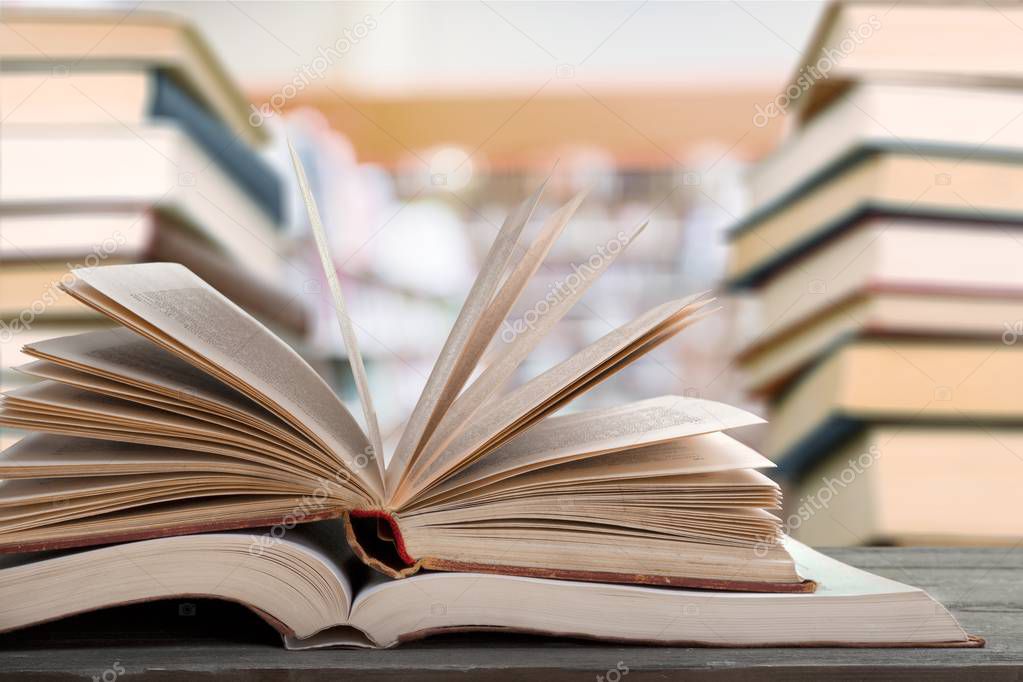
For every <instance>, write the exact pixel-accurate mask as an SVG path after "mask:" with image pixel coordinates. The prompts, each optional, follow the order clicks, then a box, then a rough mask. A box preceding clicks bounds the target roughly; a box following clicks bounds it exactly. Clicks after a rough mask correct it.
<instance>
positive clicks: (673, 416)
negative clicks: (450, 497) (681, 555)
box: [432, 396, 774, 493]
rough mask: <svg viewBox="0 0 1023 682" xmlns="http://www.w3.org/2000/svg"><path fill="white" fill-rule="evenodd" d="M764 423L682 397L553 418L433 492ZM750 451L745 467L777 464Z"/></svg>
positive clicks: (735, 410) (604, 462) (733, 410)
mask: <svg viewBox="0 0 1023 682" xmlns="http://www.w3.org/2000/svg"><path fill="white" fill-rule="evenodd" d="M759 423H763V419H761V418H760V417H757V416H756V415H754V414H751V413H749V412H746V411H745V410H741V409H739V408H737V407H732V406H730V405H726V404H724V403H719V402H714V401H711V400H702V399H699V398H683V397H681V396H661V397H659V398H650V399H648V400H640V401H638V402H634V403H628V404H625V405H620V406H615V407H611V408H602V409H595V410H585V411H582V412H576V413H572V414H566V415H560V416H556V417H549V418H547V419H544V420H543V421H541V422H540V423H539V424H537V425H536V426H535V427H533V428H532V429H530V430H528V431H526V432H525V433H522V434H519V435H518V436H516V437H514V438H512V439H511V440H510V441H508V442H507V443H505V444H503V445H501V446H498V447H497V448H495V449H494V450H493V451H492V452H490V453H488V454H487V456H485V457H481V458H480V459H478V460H477V461H475V462H473V463H472V464H470V465H469V466H467V467H465V468H464V469H462V470H460V471H458V472H457V473H456V474H454V475H452V476H451V477H450V478H448V479H446V480H445V481H444V482H443V483H442V484H440V485H438V486H437V487H436V488H435V489H434V490H433V491H432V492H435V493H439V492H443V491H445V490H450V489H453V488H456V487H460V486H463V485H467V484H471V483H473V482H476V481H484V480H487V481H490V480H492V479H493V477H498V476H501V475H514V474H518V473H522V472H523V471H527V470H530V469H536V468H540V467H544V466H550V465H552V464H556V463H558V462H566V461H569V460H574V459H580V458H588V457H594V456H597V455H600V454H602V453H618V454H621V455H624V454H625V451H628V450H632V449H635V448H640V447H644V446H649V445H652V444H655V443H663V442H665V441H671V440H676V439H686V438H688V437H691V436H696V435H698V434H706V433H711V432H714V431H724V430H727V429H732V428H738V427H740V426H748V425H751V424H759ZM750 452H752V453H753V454H754V455H756V456H755V457H752V458H749V457H748V458H743V460H742V461H743V462H746V463H744V464H742V465H741V466H747V467H752V466H758V467H763V466H774V465H773V464H772V463H771V461H770V460H768V459H767V458H766V457H763V456H762V455H759V454H756V453H755V452H754V451H752V450H750ZM612 459H613V460H614V461H618V459H619V458H618V456H617V455H616V457H615V458H601V459H599V460H597V462H596V463H595V464H594V466H595V467H598V468H599V467H601V466H612V465H611V464H610V462H611V460H612ZM708 464H710V463H709V462H708ZM693 473H695V470H694V472H693Z"/></svg>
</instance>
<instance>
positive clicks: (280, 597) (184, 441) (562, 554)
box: [0, 158, 977, 648]
mask: <svg viewBox="0 0 1023 682" xmlns="http://www.w3.org/2000/svg"><path fill="white" fill-rule="evenodd" d="M295 164H296V171H297V174H298V178H299V184H300V187H301V188H302V190H303V193H304V196H305V200H306V203H307V208H308V210H309V217H310V221H311V224H312V226H313V230H314V234H315V235H316V240H317V244H318V247H319V249H320V255H321V257H322V259H323V261H324V265H325V269H326V274H327V279H328V283H329V285H330V288H331V291H332V292H333V294H334V297H335V302H336V307H337V316H338V323H339V325H340V330H341V335H342V338H343V339H344V342H345V344H346V346H347V348H346V351H347V354H348V358H349V360H350V363H351V366H352V371H353V375H354V378H355V384H356V388H357V391H358V394H359V398H360V402H361V407H362V410H361V411H362V421H363V423H364V424H365V425H366V428H365V429H364V428H363V427H362V426H360V423H359V420H358V419H356V417H355V416H353V415H352V414H351V413H350V412H349V411H348V410H347V409H346V407H345V405H344V404H343V403H342V401H341V400H340V399H339V398H338V397H337V396H336V395H335V394H334V392H333V391H332V390H331V389H330V387H329V386H328V384H327V383H326V382H325V381H323V380H322V379H321V378H320V376H319V375H318V374H316V372H315V371H314V370H313V369H312V368H311V367H310V366H309V365H308V364H306V363H305V362H304V361H303V360H302V359H301V357H300V356H299V355H298V354H297V353H296V352H295V351H294V350H292V349H291V348H289V347H288V346H287V345H286V344H285V343H284V342H283V341H281V340H280V339H278V338H277V337H276V336H274V335H273V334H272V333H271V332H270V331H268V330H267V329H266V328H264V327H263V326H262V325H260V324H259V323H258V322H257V321H256V320H255V319H254V318H252V317H251V316H250V315H248V314H247V313H245V312H244V311H243V310H242V309H241V308H239V307H238V306H236V305H235V304H234V303H232V302H231V301H230V300H228V299H227V298H225V297H224V296H223V295H221V294H220V293H219V292H217V291H216V290H215V289H214V288H212V287H210V286H209V285H208V284H206V283H205V282H204V281H202V280H201V279H200V278H199V277H197V276H196V275H194V274H193V273H192V272H190V271H189V270H187V269H186V268H184V267H182V266H180V265H175V264H167V263H147V264H140V265H113V266H107V267H98V268H86V269H80V270H75V271H73V279H72V280H71V281H69V282H68V283H67V284H66V286H65V290H66V291H67V293H68V294H70V295H71V296H72V297H73V298H74V299H77V300H78V301H80V302H81V303H82V304H84V305H87V306H89V307H91V308H93V309H95V310H97V311H99V312H100V313H102V314H103V315H105V316H107V317H108V318H110V319H111V320H113V321H115V322H117V323H119V325H120V327H118V328H115V329H110V330H104V331H96V332H89V333H85V334H79V335H76V336H68V337H64V338H57V339H51V340H46V341H39V342H35V343H32V344H29V345H28V346H27V347H26V348H25V353H27V354H28V355H29V356H30V357H32V358H34V360H33V361H32V362H30V363H28V364H27V365H24V366H22V367H21V371H23V372H24V373H26V374H28V375H30V376H32V377H35V378H37V379H39V381H38V382H36V383H33V384H31V385H29V386H27V387H24V388H20V389H17V390H14V391H11V392H9V393H7V394H5V395H4V396H3V401H2V403H0V425H2V426H5V427H11V428H17V429H26V430H29V431H35V432H36V433H34V434H32V435H29V436H27V437H25V438H24V439H22V440H21V441H20V442H18V443H17V444H15V445H14V446H13V447H11V448H9V449H8V450H6V451H5V452H3V454H2V456H0V479H3V483H2V484H0V550H2V551H3V552H4V553H6V556H5V557H0V604H2V605H3V606H0V630H6V629H13V628H17V627H21V626H24V625H27V624H30V623H35V622H41V621H44V620H50V619H53V618H57V617H60V616H63V615H67V614H70V613H76V612H79V611H84V610H89V609H94V608H99V607H103V606H108V605H112V604H118V603H125V602H132V601H139V600H144V599H158V598H163V597H168V596H173V595H176V594H182V595H183V594H190V595H197V594H205V595H210V596H214V597H221V598H225V599H231V600H236V601H241V602H243V603H246V604H249V605H250V606H251V607H252V608H253V609H255V610H256V611H257V612H259V613H260V614H262V615H264V616H266V617H267V619H268V620H269V621H270V622H271V623H273V624H274V625H275V626H277V627H278V629H280V630H281V631H282V632H283V633H284V634H285V636H286V642H287V643H288V645H289V646H294V647H300V648H301V647H310V646H321V645H323V646H326V645H345V644H347V645H353V646H389V645H392V644H395V643H397V642H399V641H401V640H403V639H408V638H412V637H418V636H422V635H424V634H429V633H430V632H432V631H435V630H443V629H452V628H455V629H457V628H472V627H492V628H497V629H508V628H513V629H514V628H517V629H522V630H532V631H540V632H549V633H554V634H570V635H577V636H591V637H602V638H610V639H627V640H641V641H654V642H681V641H685V642H694V643H703V644H727V643H733V644H743V645H755V644H771V643H774V644H793V645H794V644H821V643H828V642H830V643H845V644H850V645H853V644H865V643H867V644H876V643H884V644H888V645H900V644H902V645H907V644H940V645H943V646H970V645H976V644H977V641H976V640H973V639H970V638H968V637H967V636H966V635H965V633H963V631H962V629H961V628H959V626H958V625H957V624H956V623H955V620H954V619H953V618H952V617H951V616H950V615H949V614H948V612H947V611H944V610H943V609H941V608H940V605H938V606H936V603H935V602H933V600H931V599H930V598H929V597H928V596H927V595H926V594H925V593H923V592H922V591H920V590H916V589H914V588H910V587H906V586H903V585H898V584H896V583H891V582H890V581H886V580H884V579H880V578H874V577H872V576H867V577H863V576H864V575H865V574H862V573H860V572H857V571H855V569H851V568H849V567H844V566H842V565H841V564H836V563H835V562H829V560H826V559H824V558H822V557H819V556H818V555H815V554H813V553H812V552H810V551H809V550H806V549H805V548H799V546H798V545H795V544H792V543H791V541H789V540H787V539H786V538H785V537H784V535H783V533H782V529H781V522H780V520H779V518H778V517H777V516H775V515H774V514H772V511H773V510H777V509H779V508H780V504H781V493H780V491H779V488H778V486H777V485H776V484H775V483H774V482H772V481H771V480H770V479H769V478H767V477H766V476H764V475H763V474H761V473H759V472H758V469H760V468H765V467H770V466H772V465H771V463H770V462H769V461H768V460H767V459H765V458H764V457H763V456H761V455H760V454H758V453H757V452H755V451H753V450H752V449H750V448H749V447H747V446H745V445H743V444H742V443H740V442H739V441H737V440H735V439H734V438H732V437H731V436H729V435H727V434H726V433H725V432H726V431H728V430H729V429H734V428H737V427H742V426H746V425H750V424H755V423H758V422H760V421H761V420H760V419H759V418H758V417H756V416H754V415H751V414H749V413H747V412H744V411H742V410H739V409H736V408H734V407H730V406H728V405H723V404H720V403H717V402H713V401H709V400H701V399H695V398H685V397H679V396H670V395H669V396H660V397H651V398H648V399H646V400H641V401H639V402H635V403H631V404H626V405H619V406H616V407H612V408H605V409H593V410H585V411H574V412H572V411H569V412H567V413H565V414H555V413H557V412H558V411H559V410H560V408H562V407H563V406H565V405H567V404H568V403H569V402H571V401H572V400H573V399H574V398H576V397H577V396H579V395H580V394H582V393H583V392H585V391H587V390H589V389H591V388H593V387H594V386H596V385H597V384H599V383H600V382H602V381H603V380H605V379H607V378H608V377H610V376H612V375H613V374H614V373H616V372H618V371H619V370H621V369H623V368H625V367H626V366H627V365H629V364H630V363H632V362H634V361H635V360H637V359H638V358H640V357H641V356H643V355H644V354H645V353H648V352H650V351H651V350H653V349H654V348H656V347H658V346H659V345H661V344H663V343H664V342H666V341H667V340H669V339H670V338H672V337H673V336H674V335H676V334H678V333H679V332H681V331H682V330H683V329H685V328H686V327H687V326H689V325H691V324H693V323H695V322H697V321H698V320H699V318H700V317H702V316H703V315H705V314H707V313H708V311H709V307H708V304H709V303H710V300H709V299H708V298H707V297H706V296H703V295H696V296H689V297H685V298H680V299H678V300H675V301H670V302H668V303H665V304H663V305H660V306H657V307H655V308H653V309H652V310H649V311H647V312H646V313H644V314H642V315H640V316H639V317H638V318H636V319H635V320H632V321H631V322H628V323H626V324H624V325H622V326H621V327H619V328H617V329H614V330H612V331H610V332H609V333H607V334H606V335H605V336H603V337H601V338H599V339H597V340H596V341H594V342H593V343H592V344H590V345H589V346H587V347H586V348H584V349H582V350H581V351H579V352H578V353H576V354H574V355H572V356H571V357H568V358H566V359H565V360H563V361H561V362H559V363H557V364H556V365H554V366H553V367H551V368H550V369H549V370H547V371H545V372H543V373H541V374H539V375H538V376H535V377H533V378H531V379H528V380H525V381H524V382H522V383H520V384H518V385H517V386H515V387H514V388H509V383H510V380H511V379H512V377H513V375H515V373H516V371H517V370H518V368H519V367H520V365H521V363H522V362H523V361H524V360H525V358H526V357H527V356H528V355H529V353H530V352H531V351H532V350H533V349H534V348H535V347H536V346H537V344H539V342H540V341H541V340H542V338H543V337H544V335H545V334H546V333H547V331H548V330H550V328H551V327H552V326H553V325H554V324H556V323H557V322H558V320H559V319H561V318H562V317H563V316H564V315H565V313H566V312H567V311H568V310H569V309H570V308H571V307H572V305H573V304H574V303H575V302H576V301H578V300H579V299H580V298H581V297H582V295H583V294H584V293H585V291H586V290H587V288H588V287H589V286H590V285H591V284H592V282H593V280H594V279H596V277H597V276H599V275H600V274H601V272H603V271H604V270H605V269H606V268H607V267H609V266H610V265H611V264H612V261H613V260H614V257H615V255H616V254H611V253H609V257H608V258H606V259H605V262H604V263H603V264H601V265H600V267H596V268H593V269H591V270H588V271H587V270H581V271H580V279H579V282H578V286H576V287H575V288H573V289H571V291H570V292H569V293H568V294H567V295H566V296H565V297H564V299H563V300H560V301H559V304H558V305H557V306H552V307H551V308H550V310H549V311H548V312H547V314H545V315H543V316H541V317H539V318H538V319H537V320H535V323H534V324H532V325H530V326H529V327H528V328H526V329H524V330H523V331H522V333H520V334H518V335H517V336H516V337H515V338H514V339H512V340H511V341H509V342H508V343H505V344H503V345H502V344H499V343H493V341H494V337H495V335H496V334H497V332H498V330H499V328H500V327H501V325H502V324H503V323H504V321H505V319H506V318H507V317H508V315H509V313H510V311H511V310H512V309H513V307H514V306H515V304H516V301H518V300H519V298H520V296H521V295H522V292H523V291H524V290H525V288H526V285H527V283H528V282H529V281H530V280H531V279H532V278H533V277H534V275H535V274H536V272H537V270H538V269H539V268H540V266H541V264H542V263H543V261H544V258H545V256H546V255H547V253H548V252H549V251H550V249H551V248H552V247H553V245H554V243H555V242H556V241H557V238H558V236H559V235H560V234H561V233H562V232H563V230H565V229H566V226H567V225H568V222H569V219H570V218H571V216H572V213H573V212H574V211H575V209H576V207H577V206H578V205H579V204H580V202H581V201H582V197H577V198H575V199H574V200H572V201H571V202H570V203H569V204H568V205H566V206H565V207H563V208H561V209H559V210H557V211H555V212H554V213H552V214H551V215H550V216H549V217H548V218H547V219H546V220H545V221H544V222H543V223H542V225H540V227H539V229H538V230H537V231H536V237H535V239H533V240H532V242H531V243H529V244H528V245H527V246H526V247H525V248H523V247H520V246H519V240H520V238H521V237H522V234H523V230H524V227H525V226H526V224H527V223H528V222H529V221H530V219H531V218H532V216H533V213H534V210H535V208H536V206H537V204H538V202H539V201H540V195H541V191H542V189H543V188H542V187H541V189H540V190H538V191H537V192H536V193H535V194H534V196H532V197H531V198H529V199H528V200H527V201H526V202H525V203H523V205H522V206H521V207H520V208H519V209H518V210H516V211H515V212H514V213H513V214H512V215H511V216H510V217H509V218H508V220H507V221H506V222H505V224H504V225H503V227H502V228H501V229H500V231H499V233H498V235H497V236H496V238H495V241H494V244H493V246H492V248H491V250H490V252H489V253H488V255H487V256H486V258H485V260H484V262H483V264H482V268H481V271H480V274H479V275H478V277H477V280H476V282H475V283H474V285H473V286H472V288H471V290H470V291H469V293H468V295H467V298H466V301H465V305H464V307H463V309H462V310H461V312H460V313H459V315H458V317H457V320H456V321H455V323H454V326H453V328H452V330H451V332H450V335H449V337H448V339H447V341H446V342H445V344H444V347H443V349H442V351H441V354H440V357H439V358H438V359H437V361H436V364H435V366H434V368H433V370H432V372H431V374H430V376H429V377H428V379H427V382H426V386H425V389H424V391H423V393H422V395H421V397H420V398H419V400H418V403H417V404H416V406H415V408H414V409H413V411H412V413H411V414H410V415H409V417H408V420H407V422H406V426H405V429H404V432H403V434H402V435H401V437H400V438H399V439H398V443H397V445H396V447H395V450H394V452H393V453H391V456H390V457H389V458H388V461H387V465H386V466H385V457H384V453H383V450H382V445H381V437H380V429H379V427H378V426H377V423H376V414H375V410H374V407H373V402H372V398H371V396H370V392H369V383H368V381H367V377H366V372H365V368H364V367H363V362H362V356H361V354H360V353H359V349H358V346H357V340H356V334H355V329H354V323H353V321H352V320H350V319H349V318H348V314H347V309H346V307H345V302H344V299H343V297H342V291H341V286H340V284H339V282H338V279H337V277H336V273H335V272H334V268H333V265H332V264H331V263H330V258H329V256H328V251H327V246H326V240H325V237H324V234H323V229H322V225H321V224H320V220H319V216H318V213H317V211H316V206H315V204H314V202H313V200H312V196H311V194H310V193H309V189H308V184H307V182H306V180H305V176H304V174H303V172H302V169H301V165H300V164H299V163H298V160H297V158H295ZM641 229H642V226H640V227H639V228H637V229H636V230H634V231H633V232H632V233H631V234H629V235H628V239H627V240H622V241H623V242H626V243H627V242H631V241H632V240H633V239H635V238H636V237H637V235H638V233H639V231H640V230H641ZM619 252H620V251H619ZM313 522H317V523H313ZM241 529H259V530H249V531H243V530H241ZM311 529H319V530H311ZM324 529H326V530H324ZM118 543H120V544H118ZM99 545H102V547H90V546H99ZM800 552H801V553H802V555H800ZM800 556H802V557H803V559H801V558H800ZM806 557H809V559H806V560H804V559H805V558H806ZM360 567H361V568H360ZM424 569H432V570H424ZM388 578H401V580H389V579H388ZM818 583H819V584H820V585H822V592H821V593H817V594H815V593H814V590H815V589H816V588H817V587H818ZM679 588H684V589H679ZM694 588H704V589H703V590H702V591H701V590H699V589H694ZM706 588H713V590H707V589H706ZM437 603H439V604H445V603H449V604H451V608H449V609H446V610H444V609H442V610H441V611H439V612H437V613H434V612H433V611H432V610H431V609H432V608H433V606H434V605H435V604H437ZM687 605H696V606H695V607H694V608H699V609H706V611H700V613H706V614H709V615H708V616H707V617H703V616H701V618H700V619H699V621H696V620H693V619H688V620H687V619H683V620H679V619H678V618H677V615H678V613H685V610H684V608H688V606H687ZM683 607H684V608H683ZM680 608H682V610H681V611H680V610H679V609H680ZM427 612H429V613H430V614H432V615H429V616H428V615H425V614H426V613H427ZM598 614H599V616H600V617H597V615H598ZM616 614H617V615H616ZM907 614H908V615H907ZM916 615H920V616H921V618H923V616H924V615H927V616H928V618H923V621H922V622H917V621H916V620H914V621H913V622H910V619H909V617H910V616H914V617H915V616H916ZM708 620H710V621H713V622H714V623H715V624H716V625H715V627H714V628H709V627H705V626H704V623H706V622H707V621H708Z"/></svg>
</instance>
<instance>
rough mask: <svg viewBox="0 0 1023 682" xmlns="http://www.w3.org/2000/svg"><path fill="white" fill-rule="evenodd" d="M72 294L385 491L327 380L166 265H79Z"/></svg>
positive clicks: (373, 489)
mask: <svg viewBox="0 0 1023 682" xmlns="http://www.w3.org/2000/svg"><path fill="white" fill-rule="evenodd" d="M73 274H74V275H75V276H76V281H75V282H74V283H73V284H72V285H71V287H69V290H70V291H71V293H73V294H75V295H76V296H78V297H81V298H82V299H84V300H86V301H87V302H89V303H90V305H93V306H95V307H97V308H98V309H100V310H101V312H105V313H107V314H109V315H110V316H112V317H114V318H115V319H117V320H118V321H120V322H122V323H123V324H125V325H127V326H129V327H131V328H132V329H133V330H135V331H136V332H138V333H141V334H143V335H144V336H146V337H147V338H149V339H150V340H152V341H155V342H156V343H158V344H160V345H162V346H163V347H165V348H167V349H168V350H170V351H172V352H175V353H177V354H178V355H179V356H181V357H183V358H184V359H185V360H186V361H189V362H192V363H193V364H198V365H199V366H200V367H201V369H203V370H205V371H210V372H211V373H214V374H215V375H216V376H218V378H221V379H222V380H224V381H226V382H228V383H230V384H231V385H232V386H233V387H235V388H237V389H238V390H240V391H242V392H243V393H245V394H246V395H247V396H248V397H250V398H252V399H254V400H257V401H258V402H260V403H261V404H263V405H264V406H266V407H268V408H269V409H271V410H273V411H274V412H275V413H277V414H278V415H279V416H281V417H282V418H283V419H285V420H287V421H288V422H289V423H291V424H292V425H293V426H295V427H296V428H298V429H299V430H300V431H303V432H305V433H306V434H308V435H310V436H311V437H312V438H313V439H314V441H316V442H317V443H319V444H320V445H321V446H322V447H323V448H324V449H325V450H326V451H327V452H328V453H330V454H332V455H334V456H335V457H336V458H337V460H338V461H339V463H340V464H341V465H343V466H344V467H345V468H347V470H348V472H349V473H351V474H352V475H353V476H354V477H355V479H356V481H363V482H365V484H366V486H368V491H369V492H370V493H371V494H373V495H375V496H377V497H378V499H379V495H380V494H381V493H382V489H381V482H380V481H379V480H378V477H377V476H376V474H375V472H376V470H375V469H374V468H367V467H365V466H363V464H364V462H360V461H359V459H358V457H359V456H360V455H363V454H364V453H365V452H367V448H369V447H370V443H369V440H368V439H367V438H366V435H365V434H364V433H363V431H362V429H361V428H360V427H359V425H358V423H357V422H356V421H355V419H354V418H353V417H352V415H351V413H349V412H348V410H347V409H346V408H345V406H344V404H343V403H342V402H341V401H340V400H339V399H338V398H337V396H336V395H335V394H334V392H333V391H332V390H331V389H330V386H328V385H327V383H326V382H325V381H324V380H323V379H322V378H321V377H320V376H319V375H318V374H317V373H316V372H315V371H314V370H313V369H312V368H311V367H310V366H309V365H308V364H306V362H305V361H304V360H303V359H302V358H301V357H300V356H299V355H298V353H296V352H295V351H294V350H292V349H291V348H290V347H289V346H288V345H287V344H285V343H284V342H283V341H281V340H280V339H279V338H277V337H276V336H275V335H274V334H273V333H271V332H270V331H269V330H268V329H266V327H264V326H263V325H262V324H260V323H259V322H258V321H257V320H256V319H255V318H253V317H252V316H251V315H249V314H248V313H246V312H245V311H243V310H242V309H241V308H239V307H238V306H236V305H235V304H234V303H232V302H231V301H229V300H228V299H227V298H225V297H224V296H222V295H221V294H220V293H218V292H217V291H216V290H215V289H213V288H212V287H210V286H209V285H208V284H206V283H205V282H203V281H202V280H201V279H199V278H198V277H196V276H195V275H194V274H193V273H191V272H190V271H189V270H188V269H187V268H185V267H183V266H181V265H176V264H170V263H147V264H142V265H130V266H108V267H100V268H82V269H78V270H75V271H73Z"/></svg>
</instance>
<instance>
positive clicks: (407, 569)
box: [344, 509, 420, 578]
mask: <svg viewBox="0 0 1023 682" xmlns="http://www.w3.org/2000/svg"><path fill="white" fill-rule="evenodd" d="M381 522H383V523H384V524H386V525H385V527H384V528H381V527H380V525H379V524H380V523H381ZM344 526H345V539H346V540H347V541H348V544H349V545H350V546H351V548H352V551H354V552H355V554H356V556H358V557H359V559H361V560H362V562H363V563H365V564H366V565H367V566H369V567H370V568H373V569H375V570H377V571H379V572H381V573H383V574H384V575H387V576H390V577H392V578H405V577H407V576H410V575H412V574H414V573H416V572H417V571H419V568H420V562H419V561H417V560H415V559H414V558H413V557H412V556H411V555H410V554H409V553H408V548H407V547H406V545H405V538H404V535H402V532H401V526H399V525H398V520H397V519H396V518H395V517H394V515H393V514H391V513H390V512H387V511H384V510H382V509H352V510H349V511H347V512H345V513H344ZM382 531H386V534H385V533H384V532H382Z"/></svg>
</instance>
